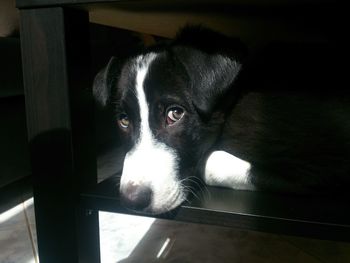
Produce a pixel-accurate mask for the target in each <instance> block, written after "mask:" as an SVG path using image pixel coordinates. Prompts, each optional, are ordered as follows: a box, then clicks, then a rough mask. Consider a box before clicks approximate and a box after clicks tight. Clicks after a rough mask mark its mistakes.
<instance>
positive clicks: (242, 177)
mask: <svg viewBox="0 0 350 263" xmlns="http://www.w3.org/2000/svg"><path fill="white" fill-rule="evenodd" d="M250 169H251V165H250V163H248V162H246V161H244V160H241V159H239V158H237V157H235V156H233V155H232V154H229V153H227V152H225V151H214V152H213V153H211V155H210V156H209V158H208V160H207V162H206V166H205V174H204V180H205V182H206V184H208V185H212V186H223V187H229V188H233V189H237V190H254V189H255V187H254V186H253V185H252V184H251V182H250V177H249V173H250Z"/></svg>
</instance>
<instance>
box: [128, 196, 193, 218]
mask: <svg viewBox="0 0 350 263" xmlns="http://www.w3.org/2000/svg"><path fill="white" fill-rule="evenodd" d="M185 201H186V194H185V193H184V192H183V191H178V192H176V193H174V194H170V195H169V196H168V197H167V198H166V199H163V200H158V201H156V200H152V202H151V204H150V205H149V206H148V207H146V208H144V209H142V210H134V209H130V208H128V207H126V208H127V209H128V210H130V211H132V212H134V213H138V214H147V215H161V214H166V213H172V212H175V211H176V209H177V208H179V207H180V206H181V204H182V203H183V202H185Z"/></svg>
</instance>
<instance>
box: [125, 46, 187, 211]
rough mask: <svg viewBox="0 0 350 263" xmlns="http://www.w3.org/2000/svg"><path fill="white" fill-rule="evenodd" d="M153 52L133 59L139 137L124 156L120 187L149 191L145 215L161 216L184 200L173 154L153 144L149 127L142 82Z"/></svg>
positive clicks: (159, 145) (171, 151) (154, 142)
mask: <svg viewBox="0 0 350 263" xmlns="http://www.w3.org/2000/svg"><path fill="white" fill-rule="evenodd" d="M156 56H157V55H156V54H155V53H150V54H147V55H145V56H139V57H138V58H137V59H136V65H135V66H136V68H135V70H136V96H137V99H138V103H139V108H140V117H141V123H140V127H141V128H140V138H139V140H138V142H137V143H136V145H135V146H134V147H133V149H132V150H131V151H130V152H128V153H127V155H126V157H125V160H124V168H123V173H122V177H121V182H120V187H121V189H123V187H126V186H127V184H128V183H131V182H132V183H133V184H134V185H145V186H148V187H150V188H151V190H152V193H153V194H152V200H151V204H150V206H149V207H148V208H147V210H148V211H149V212H153V213H161V212H165V211H168V210H171V209H173V208H175V207H177V206H178V205H180V204H181V203H182V202H183V201H184V199H185V196H184V193H183V189H182V186H181V183H180V182H179V180H178V179H177V177H178V175H177V173H178V171H177V170H178V169H177V155H176V153H175V151H174V150H173V149H171V148H169V147H168V146H167V145H165V144H164V143H161V142H159V141H157V140H156V139H155V138H154V135H153V134H152V131H151V129H150V126H149V108H148V103H147V100H146V95H145V92H144V80H145V77H146V75H147V72H148V69H149V66H150V64H151V63H152V61H153V60H154V59H155V58H156Z"/></svg>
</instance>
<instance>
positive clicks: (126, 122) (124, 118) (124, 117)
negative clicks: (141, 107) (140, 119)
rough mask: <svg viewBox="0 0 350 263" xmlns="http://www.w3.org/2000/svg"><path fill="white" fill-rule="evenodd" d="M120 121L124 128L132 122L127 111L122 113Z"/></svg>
mask: <svg viewBox="0 0 350 263" xmlns="http://www.w3.org/2000/svg"><path fill="white" fill-rule="evenodd" d="M118 123H119V126H120V127H122V128H123V129H127V128H128V127H129V124H130V121H129V118H128V115H127V114H125V113H122V114H120V115H119V120H118Z"/></svg>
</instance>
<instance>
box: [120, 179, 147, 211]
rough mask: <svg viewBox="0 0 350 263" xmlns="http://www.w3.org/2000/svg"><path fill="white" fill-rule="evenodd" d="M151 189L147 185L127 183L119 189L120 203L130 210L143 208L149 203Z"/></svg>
mask: <svg viewBox="0 0 350 263" xmlns="http://www.w3.org/2000/svg"><path fill="white" fill-rule="evenodd" d="M151 197H152V190H151V188H149V187H148V186H143V185H137V184H134V183H128V184H127V185H126V187H125V188H124V189H122V191H121V202H122V204H123V205H124V206H125V207H127V208H130V209H132V210H139V211H140V210H143V209H144V208H146V207H147V206H149V205H150V203H151Z"/></svg>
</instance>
